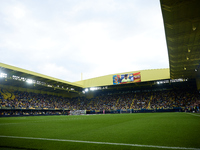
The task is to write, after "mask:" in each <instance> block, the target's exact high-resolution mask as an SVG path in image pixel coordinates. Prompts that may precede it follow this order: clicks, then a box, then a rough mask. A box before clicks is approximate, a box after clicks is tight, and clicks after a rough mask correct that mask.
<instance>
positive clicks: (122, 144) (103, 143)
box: [0, 135, 200, 150]
mask: <svg viewBox="0 0 200 150" xmlns="http://www.w3.org/2000/svg"><path fill="white" fill-rule="evenodd" d="M0 137H2V138H15V139H28V140H44V141H59V142H74V143H89V144H102V145H117V146H119V145H120V146H132V147H150V148H165V149H186V150H200V148H189V147H169V146H156V145H140V144H127V143H109V142H95V141H79V140H66V139H49V138H35V137H19V136H6V135H0Z"/></svg>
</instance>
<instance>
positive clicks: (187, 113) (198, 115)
mask: <svg viewBox="0 0 200 150" xmlns="http://www.w3.org/2000/svg"><path fill="white" fill-rule="evenodd" d="M186 114H190V115H193V116H197V117H200V115H195V114H191V113H186Z"/></svg>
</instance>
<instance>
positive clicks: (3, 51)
mask: <svg viewBox="0 0 200 150" xmlns="http://www.w3.org/2000/svg"><path fill="white" fill-rule="evenodd" d="M0 62H2V63H5V64H8V65H13V66H16V67H20V68H23V69H28V70H30V71H34V72H38V73H42V74H45V75H48V76H52V77H55V78H59V79H63V80H66V81H70V82H74V81H79V80H81V73H83V79H88V78H93V77H98V76H103V75H108V74H117V73H123V72H129V71H137V70H144V69H158V68H168V67H169V63H168V53H167V46H166V40H165V33H164V25H163V18H162V13H161V8H160V2H159V0H59V1H57V0H0Z"/></svg>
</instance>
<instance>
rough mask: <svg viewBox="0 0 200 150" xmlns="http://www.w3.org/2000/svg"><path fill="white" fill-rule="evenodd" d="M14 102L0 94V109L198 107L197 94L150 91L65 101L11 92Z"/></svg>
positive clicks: (198, 99) (51, 97) (195, 92)
mask: <svg viewBox="0 0 200 150" xmlns="http://www.w3.org/2000/svg"><path fill="white" fill-rule="evenodd" d="M13 94H14V95H15V98H14V99H11V98H7V99H4V97H3V96H2V95H0V107H1V108H5V107H10V108H26V109H31V108H48V109H67V110H117V109H168V108H174V107H181V108H183V107H184V108H185V109H190V107H196V108H199V103H200V93H199V92H198V91H185V90H184V91H182V90H177V91H175V90H165V91H150V92H132V93H123V94H113V95H99V96H96V97H94V98H91V99H88V98H86V97H76V98H65V97H61V96H53V95H47V94H36V93H31V92H20V91H14V92H13Z"/></svg>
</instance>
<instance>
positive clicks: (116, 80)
mask: <svg viewBox="0 0 200 150" xmlns="http://www.w3.org/2000/svg"><path fill="white" fill-rule="evenodd" d="M134 82H141V74H140V72H137V73H129V74H122V75H113V84H126V83H134Z"/></svg>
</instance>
